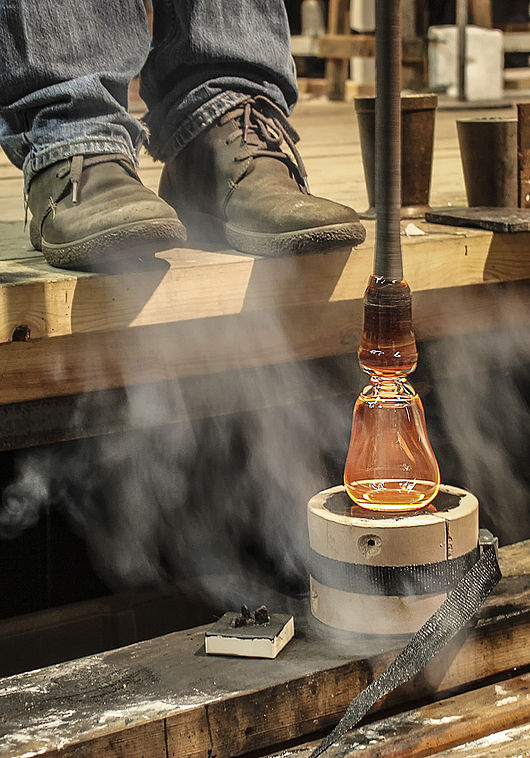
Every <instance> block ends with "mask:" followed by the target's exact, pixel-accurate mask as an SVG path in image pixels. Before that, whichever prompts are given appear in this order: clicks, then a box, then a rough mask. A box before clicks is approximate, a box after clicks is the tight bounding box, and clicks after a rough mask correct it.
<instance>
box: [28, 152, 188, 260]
mask: <svg viewBox="0 0 530 758" xmlns="http://www.w3.org/2000/svg"><path fill="white" fill-rule="evenodd" d="M27 202H28V206H29V209H30V211H31V213H32V216H33V218H32V219H31V224H30V239H31V244H32V245H33V247H34V248H35V249H36V250H42V252H43V254H44V257H45V258H46V260H47V261H48V263H50V264H51V265H52V266H58V267H59V268H68V269H80V268H98V267H104V268H105V267H108V266H109V265H110V266H112V265H113V264H115V263H117V262H119V261H121V260H124V259H127V260H134V259H136V260H138V259H145V258H147V257H149V256H152V255H154V253H155V252H158V251H160V250H165V249H167V248H170V247H175V246H176V245H178V244H179V242H180V241H181V240H183V239H185V237H186V232H185V229H184V227H183V226H182V224H181V222H180V221H179V219H178V217H177V214H176V213H175V211H174V210H173V208H170V207H169V206H168V205H167V204H166V203H164V201H163V200H161V199H160V198H159V197H157V196H156V195H155V193H154V192H151V190H149V189H147V187H144V186H143V184H142V183H141V182H140V179H139V178H138V176H137V174H136V171H135V169H134V166H133V164H132V163H131V161H130V160H129V159H128V158H126V157H125V156H124V155H119V154H111V153H103V154H101V155H88V156H83V155H75V156H73V157H72V158H67V159H66V160H62V161H59V162H58V163H54V164H52V165H51V166H48V167H47V168H45V169H43V170H42V171H39V173H38V174H36V176H35V178H34V179H33V180H32V181H31V184H30V186H29V195H28V200H27Z"/></svg>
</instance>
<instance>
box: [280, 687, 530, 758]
mask: <svg viewBox="0 0 530 758" xmlns="http://www.w3.org/2000/svg"><path fill="white" fill-rule="evenodd" d="M527 722H530V674H523V675H522V676H518V677H515V678H513V679H507V680H504V681H502V682H499V683H497V684H491V685H489V686H487V687H480V688H478V689H474V690H472V691H470V692H466V693H464V694H461V695H456V696H454V697H450V698H446V699H444V700H441V701H439V702H436V703H430V704H428V705H424V706H422V707H421V708H417V709H414V710H411V711H405V712H404V713H399V714H396V715H395V716H390V717H389V718H386V719H381V720H379V721H375V722H372V723H369V724H367V725H366V726H362V727H360V728H358V729H355V730H353V731H351V732H350V733H349V734H347V735H345V736H344V737H342V739H340V740H337V742H336V743H335V744H334V745H331V746H330V748H329V749H328V750H327V752H326V758H357V756H358V754H359V752H360V751H362V755H363V758H424V757H425V756H434V755H436V756H440V755H449V751H452V750H454V748H455V747H459V746H461V745H464V746H465V744H466V743H467V744H469V743H471V742H475V747H476V741H477V740H481V739H482V740H483V742H484V743H485V744H486V743H487V742H488V741H489V742H490V744H492V745H494V744H495V742H496V739H498V737H497V738H495V737H494V736H493V735H495V733H499V732H501V731H504V730H508V729H509V730H514V729H517V728H518V727H522V730H523V735H524V734H525V733H527V730H528V729H530V723H527ZM488 737H489V740H488ZM509 741H511V740H509ZM313 746H314V742H312V743H310V744H309V745H305V746H302V747H300V748H298V749H296V750H294V751H292V753H291V755H292V758H308V756H310V755H311V752H312V749H313ZM512 748H513V744H512ZM464 749H465V750H467V749H468V748H465V747H464ZM446 751H447V752H446ZM460 754H461V751H460V748H459V750H458V755H460ZM466 754H467V755H474V753H466V752H464V755H466ZM280 755H281V754H278V753H276V758H280ZM452 755H454V753H452ZM510 755H511V756H512V758H513V756H515V755H516V753H515V752H512V753H510ZM269 758H275V756H273V755H271V756H269Z"/></svg>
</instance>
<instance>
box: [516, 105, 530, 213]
mask: <svg viewBox="0 0 530 758" xmlns="http://www.w3.org/2000/svg"><path fill="white" fill-rule="evenodd" d="M517 204H518V206H519V208H530V104H529V103H518V104H517Z"/></svg>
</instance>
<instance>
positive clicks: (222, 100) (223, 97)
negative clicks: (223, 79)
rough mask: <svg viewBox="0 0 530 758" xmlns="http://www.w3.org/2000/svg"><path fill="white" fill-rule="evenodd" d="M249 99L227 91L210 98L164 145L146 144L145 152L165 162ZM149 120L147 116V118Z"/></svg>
mask: <svg viewBox="0 0 530 758" xmlns="http://www.w3.org/2000/svg"><path fill="white" fill-rule="evenodd" d="M249 99H250V95H244V94H243V93H241V92H232V91H231V90H227V91H226V92H221V93H220V94H219V95H216V96H215V97H213V98H211V100H208V102H206V103H204V104H203V105H201V106H200V107H199V108H197V109H196V110H195V111H193V113H190V115H189V116H187V117H186V118H185V119H184V121H183V122H182V123H181V124H179V125H178V126H177V128H176V129H175V131H174V132H173V133H172V134H171V136H170V137H169V138H168V139H166V141H165V144H164V145H161V146H158V147H154V146H153V145H150V144H149V143H148V145H147V150H148V152H149V153H150V154H151V155H152V156H153V158H154V159H155V160H158V161H164V162H167V161H169V160H171V159H172V158H174V157H175V156H176V155H178V154H179V153H180V151H181V150H182V149H183V148H185V147H186V145H187V144H188V143H190V142H191V141H192V140H193V139H195V137H197V136H198V135H199V134H200V133H201V132H202V131H203V130H204V129H207V128H208V127H209V126H211V125H212V124H213V123H214V122H215V121H217V119H218V118H219V117H220V116H222V115H224V114H225V113H227V112H228V111H230V110H232V108H235V107H236V106H237V105H240V104H241V103H244V102H246V101H247V100H249ZM147 118H148V119H149V115H148V116H147Z"/></svg>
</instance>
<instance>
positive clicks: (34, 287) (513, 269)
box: [0, 221, 530, 357]
mask: <svg viewBox="0 0 530 758" xmlns="http://www.w3.org/2000/svg"><path fill="white" fill-rule="evenodd" d="M365 223H366V227H367V240H366V243H365V244H363V245H361V246H360V247H358V248H354V249H353V250H350V249H342V250H338V251H334V252H331V253H316V254H314V255H306V256H299V257H290V258H289V257H288V258H279V259H272V258H268V259H265V258H262V259H254V258H253V257H251V256H246V255H237V254H234V253H223V252H216V253H213V252H206V251H196V250H186V249H181V250H179V249H175V250H170V251H168V252H167V253H165V254H164V257H163V258H160V260H159V261H158V263H156V264H155V265H153V266H151V267H145V268H144V269H142V270H136V271H134V270H133V271H128V272H126V273H123V274H116V275H111V276H101V275H88V274H81V273H79V274H78V273H72V272H68V273H63V272H59V271H58V272H57V273H55V272H53V274H50V269H49V267H48V266H46V264H45V263H43V262H42V259H40V258H35V257H31V258H29V259H28V260H27V259H19V260H16V261H13V262H6V263H4V264H3V266H2V269H3V274H2V275H0V343H10V342H11V340H12V338H13V333H14V332H15V329H16V328H17V327H23V326H27V327H28V328H29V339H30V341H33V340H36V339H39V338H41V337H53V338H56V337H62V336H65V335H70V334H72V335H73V334H79V335H81V334H86V333H99V334H101V333H103V332H119V331H121V330H130V329H134V328H137V327H144V326H155V325H164V324H170V323H176V322H184V321H193V320H195V319H201V318H212V317H214V318H219V317H226V316H234V315H237V314H241V315H243V316H244V314H246V313H251V312H257V311H262V312H263V311H266V312H268V313H269V314H274V312H278V313H281V311H282V310H283V309H285V308H292V307H299V306H307V305H311V304H313V305H322V306H323V305H324V303H326V302H330V303H336V302H346V301H350V302H351V301H353V300H359V299H362V297H363V294H364V289H365V286H366V281H367V279H368V275H369V272H370V270H371V265H372V257H373V245H374V229H375V226H374V222H373V221H370V222H365ZM417 226H419V227H422V228H423V229H424V230H425V232H426V233H425V234H424V235H423V236H419V237H407V236H404V237H403V255H404V266H405V272H406V276H407V280H408V281H409V283H410V285H411V287H412V289H413V290H414V291H423V290H439V289H444V288H446V287H458V286H465V285H473V284H480V283H483V282H493V281H514V280H520V279H525V278H528V277H530V253H529V250H530V233H519V234H512V235H508V234H506V235H493V234H492V233H491V232H485V231H481V230H471V229H464V228H462V229H451V228H448V227H437V226H435V225H429V224H425V223H423V222H417ZM315 357H316V356H315Z"/></svg>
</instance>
